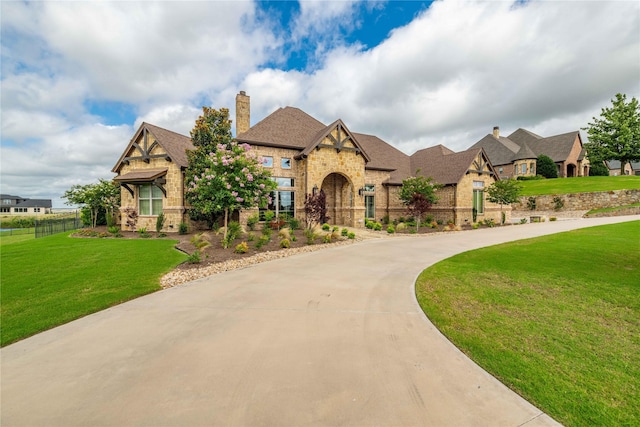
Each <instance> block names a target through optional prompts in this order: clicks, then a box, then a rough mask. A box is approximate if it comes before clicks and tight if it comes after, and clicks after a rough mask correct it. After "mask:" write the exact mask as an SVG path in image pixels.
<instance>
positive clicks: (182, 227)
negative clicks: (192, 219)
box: [178, 222, 189, 235]
mask: <svg viewBox="0 0 640 427" xmlns="http://www.w3.org/2000/svg"><path fill="white" fill-rule="evenodd" d="M188 232H189V226H188V225H187V223H186V222H181V223H180V225H179V226H178V234H183V235H184V234H187V233H188Z"/></svg>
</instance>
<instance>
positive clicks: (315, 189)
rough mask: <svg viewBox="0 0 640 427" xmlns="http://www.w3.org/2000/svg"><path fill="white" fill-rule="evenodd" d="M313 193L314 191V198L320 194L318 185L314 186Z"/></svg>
mask: <svg viewBox="0 0 640 427" xmlns="http://www.w3.org/2000/svg"><path fill="white" fill-rule="evenodd" d="M312 191H313V195H314V196H315V195H316V194H318V186H317V185H314V186H313V190H312Z"/></svg>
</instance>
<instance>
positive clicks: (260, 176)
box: [186, 141, 277, 248]
mask: <svg viewBox="0 0 640 427" xmlns="http://www.w3.org/2000/svg"><path fill="white" fill-rule="evenodd" d="M215 148H216V150H215V151H212V152H210V153H209V154H208V155H207V156H205V157H203V158H201V159H200V160H201V161H202V164H201V165H202V166H204V170H203V171H202V172H201V173H199V174H194V175H193V176H191V177H189V176H188V177H187V193H186V197H187V200H188V201H189V203H190V204H191V206H192V208H193V209H194V210H196V211H197V212H198V213H199V214H202V215H203V216H205V217H210V216H212V215H215V214H217V213H221V212H224V227H225V234H224V238H223V239H222V241H223V246H224V247H225V248H226V247H227V246H228V242H227V224H228V221H229V212H233V211H235V210H239V209H250V208H255V207H265V206H266V205H267V204H268V203H270V201H271V197H270V194H271V192H272V191H274V190H275V189H276V187H277V185H276V183H275V182H274V181H273V180H272V179H271V174H270V173H269V171H268V170H266V169H264V168H263V167H262V161H261V160H262V159H260V158H258V157H257V156H256V155H255V153H253V152H251V147H250V146H249V145H248V144H238V143H237V142H236V141H231V142H229V144H222V143H221V144H218V145H217V146H216V147H215Z"/></svg>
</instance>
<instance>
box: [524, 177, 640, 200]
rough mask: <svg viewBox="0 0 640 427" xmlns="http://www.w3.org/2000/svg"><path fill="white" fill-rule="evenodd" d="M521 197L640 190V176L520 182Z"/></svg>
mask: <svg viewBox="0 0 640 427" xmlns="http://www.w3.org/2000/svg"><path fill="white" fill-rule="evenodd" d="M519 184H520V185H521V186H522V192H521V193H520V195H521V196H543V195H545V194H570V193H591V192H594V191H610V190H633V189H640V176H579V177H575V178H554V179H540V180H536V181H519Z"/></svg>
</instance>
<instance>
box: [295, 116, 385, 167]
mask: <svg viewBox="0 0 640 427" xmlns="http://www.w3.org/2000/svg"><path fill="white" fill-rule="evenodd" d="M334 129H335V130H336V132H337V135H336V136H337V139H336V138H334V136H333V135H332V132H333V130H334ZM327 137H328V138H329V139H330V140H332V141H333V142H334V146H335V148H337V149H338V150H340V149H342V147H343V146H344V147H347V146H349V147H350V146H351V145H353V147H350V149H352V150H353V149H355V150H356V151H357V152H358V153H359V154H361V155H362V157H364V159H365V162H368V161H369V160H370V159H369V156H368V155H367V153H366V152H365V150H364V149H363V148H362V146H361V145H360V143H359V142H358V140H357V139H356V138H355V137H354V135H353V134H352V133H351V131H349V129H348V128H347V127H346V126H345V124H344V123H343V122H342V120H340V119H338V120H336V121H335V122H333V123H331V124H330V125H329V126H326V127H325V128H324V129H322V130H320V131H318V132H317V133H316V134H315V135H314V136H313V138H312V139H311V142H310V143H309V144H308V145H307V146H306V147H305V148H304V150H302V152H301V153H300V156H302V157H306V156H308V155H309V153H311V151H313V149H314V148H316V147H318V146H319V145H320V144H321V143H322V141H324V140H325V138H327ZM381 141H382V140H381ZM347 144H348V145H347Z"/></svg>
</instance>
